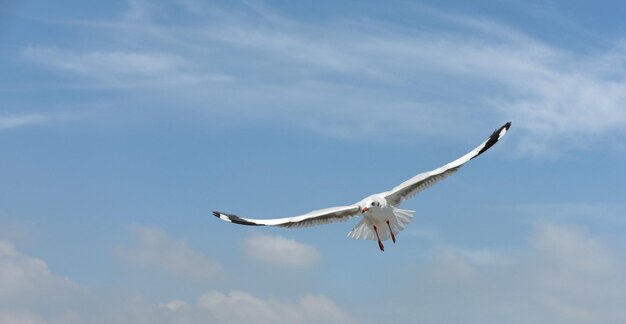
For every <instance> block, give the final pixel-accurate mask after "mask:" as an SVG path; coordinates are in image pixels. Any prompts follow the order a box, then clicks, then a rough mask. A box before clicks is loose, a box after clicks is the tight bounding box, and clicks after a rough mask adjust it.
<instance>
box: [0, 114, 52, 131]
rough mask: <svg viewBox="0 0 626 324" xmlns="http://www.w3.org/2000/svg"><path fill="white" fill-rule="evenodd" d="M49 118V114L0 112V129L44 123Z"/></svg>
mask: <svg viewBox="0 0 626 324" xmlns="http://www.w3.org/2000/svg"><path fill="white" fill-rule="evenodd" d="M49 120H50V117H49V116H46V115H42V114H36V113H30V114H0V129H9V128H17V127H22V126H28V125H36V124H41V123H45V122H47V121H49Z"/></svg>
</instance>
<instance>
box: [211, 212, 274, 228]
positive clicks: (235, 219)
mask: <svg viewBox="0 0 626 324" xmlns="http://www.w3.org/2000/svg"><path fill="white" fill-rule="evenodd" d="M213 216H215V217H217V218H219V219H222V220H225V221H228V222H231V223H235V224H240V225H248V226H265V225H263V224H257V223H253V222H250V221H248V220H245V219H243V218H241V217H239V216H237V215H233V214H225V213H221V212H217V211H214V212H213Z"/></svg>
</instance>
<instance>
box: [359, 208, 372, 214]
mask: <svg viewBox="0 0 626 324" xmlns="http://www.w3.org/2000/svg"><path fill="white" fill-rule="evenodd" d="M368 210H370V209H369V208H367V207H365V208H363V209H361V213H364V212H366V211H368Z"/></svg>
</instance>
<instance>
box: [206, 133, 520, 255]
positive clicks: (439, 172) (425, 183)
mask: <svg viewBox="0 0 626 324" xmlns="http://www.w3.org/2000/svg"><path fill="white" fill-rule="evenodd" d="M509 127H511V123H510V122H508V123H506V124H504V125H503V126H502V127H500V128H498V129H496V130H495V131H494V132H493V133H492V134H491V136H489V138H487V140H486V141H484V142H483V143H482V144H480V145H479V146H477V147H476V148H475V149H473V150H472V151H470V152H469V153H467V154H465V155H463V156H462V157H460V158H458V159H456V160H454V161H452V162H450V163H448V164H446V165H444V166H442V167H439V168H437V169H434V170H431V171H428V172H423V173H420V174H418V175H416V176H414V177H412V178H411V179H409V180H407V181H405V182H403V183H401V184H399V185H398V186H396V187H394V188H393V189H391V190H389V191H385V192H381V193H378V194H374V195H371V196H368V197H366V198H365V199H363V200H361V201H359V202H358V203H356V204H352V205H348V206H340V207H332V208H326V209H320V210H314V211H312V212H309V213H306V214H304V215H300V216H294V217H285V218H274V219H251V218H243V217H239V216H237V215H233V214H226V213H222V212H213V215H215V216H216V217H219V218H220V219H222V220H225V221H227V222H231V223H236V224H241V225H250V226H281V227H289V228H291V227H304V226H312V225H317V224H326V223H330V222H336V221H345V220H347V219H348V218H351V217H356V216H362V219H361V221H360V222H359V223H357V224H356V226H355V227H354V228H353V229H352V231H350V233H348V237H351V238H355V239H365V240H378V245H379V247H380V249H381V250H383V251H384V246H383V244H382V241H385V240H387V239H389V238H391V239H392V240H393V242H394V243H395V242H396V237H395V235H397V234H398V233H400V231H402V230H403V229H404V228H405V227H406V226H407V225H408V224H409V223H410V222H411V220H412V219H413V214H414V213H415V211H412V210H406V209H400V208H399V206H400V204H401V203H402V202H404V201H405V200H406V199H409V198H411V197H412V196H414V195H415V194H417V193H418V192H420V191H422V190H424V189H426V188H428V187H430V186H432V185H433V184H435V183H437V182H439V181H441V180H443V179H445V178H446V177H448V176H449V175H451V174H454V173H455V172H456V171H458V170H459V169H460V168H461V166H463V165H464V164H465V163H467V162H469V161H470V160H471V159H473V158H475V157H477V156H479V155H480V154H482V153H483V152H485V151H487V150H488V149H489V148H491V147H492V146H493V145H494V144H495V143H497V142H498V140H500V138H502V137H503V136H504V135H505V134H506V132H507V131H508V130H509Z"/></svg>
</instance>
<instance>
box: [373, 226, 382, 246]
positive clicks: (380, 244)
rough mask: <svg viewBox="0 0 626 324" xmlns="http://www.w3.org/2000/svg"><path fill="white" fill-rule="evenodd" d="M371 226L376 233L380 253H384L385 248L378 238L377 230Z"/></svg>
mask: <svg viewBox="0 0 626 324" xmlns="http://www.w3.org/2000/svg"><path fill="white" fill-rule="evenodd" d="M372 226H374V232H375V233H376V238H377V239H378V247H379V248H380V250H381V251H383V252H385V246H384V245H383V242H381V241H380V236H378V229H377V228H376V225H372Z"/></svg>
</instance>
